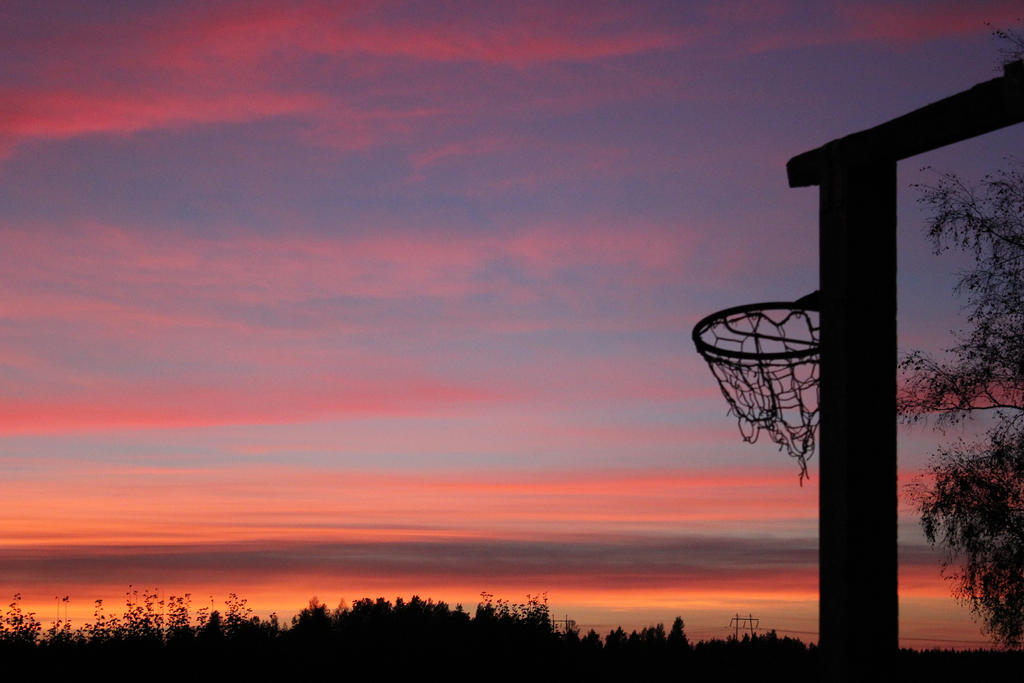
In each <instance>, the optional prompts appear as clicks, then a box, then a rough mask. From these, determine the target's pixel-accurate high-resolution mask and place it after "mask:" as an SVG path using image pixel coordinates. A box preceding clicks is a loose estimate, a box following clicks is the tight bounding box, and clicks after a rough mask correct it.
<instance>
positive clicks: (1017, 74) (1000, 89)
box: [786, 60, 1024, 187]
mask: <svg viewBox="0 0 1024 683" xmlns="http://www.w3.org/2000/svg"><path fill="white" fill-rule="evenodd" d="M1022 121H1024V61H1020V60H1018V61H1016V62H1010V63H1009V64H1006V65H1005V66H1004V67H1003V75H1002V76H1000V77H999V78H993V79H992V80H991V81H986V82H984V83H979V84H978V85H976V86H974V87H973V88H971V89H970V90H965V91H963V92H961V93H957V94H956V95H952V96H950V97H947V98H945V99H943V100H939V101H938V102H933V103H932V104H929V105H927V106H924V107H921V108H920V109H915V110H914V111H912V112H910V113H909V114H904V115H903V116H900V117H897V118H895V119H892V120H891V121H887V122H885V123H883V124H881V125H878V126H875V127H874V128H869V129H867V130H862V131H860V132H858V133H852V134H850V135H847V136H846V137H843V138H839V139H838V140H835V141H833V142H832V143H830V144H832V145H836V146H838V152H839V155H840V156H841V157H842V158H843V159H844V163H845V164H847V165H849V166H860V165H865V164H873V163H876V162H879V161H899V160H900V159H906V158H908V157H912V156H915V155H917V154H922V153H924V152H929V151H931V150H933V149H938V148H940V147H945V146H946V145H951V144H953V143H955V142H960V141H961V140H967V139H969V138H973V137H975V136H978V135H983V134H985V133H990V132H992V131H994V130H999V129H1000V128H1005V127H1006V126H1012V125H1013V124H1015V123H1020V122H1022ZM826 164H827V161H826V159H825V148H824V147H818V148H817V149H812V150H810V151H808V152H804V153H803V154H799V155H797V156H795V157H793V158H792V159H790V160H789V162H788V163H787V164H786V173H787V175H788V176H789V186H790V187H807V186H809V185H820V184H821V181H822V178H824V177H825V174H826Z"/></svg>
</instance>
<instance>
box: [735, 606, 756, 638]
mask: <svg viewBox="0 0 1024 683" xmlns="http://www.w3.org/2000/svg"><path fill="white" fill-rule="evenodd" d="M740 624H746V628H749V629H750V637H751V638H753V637H754V630H755V629H756V628H757V627H758V626H760V625H761V620H760V619H758V618H757V617H755V616H752V615H751V614H749V613H748V614H747V616H745V617H741V616H740V615H739V612H737V613H736V616H734V617H733V618H732V619H730V620H729V626H733V625H735V626H736V636H735V637H736V640H739V639H740Z"/></svg>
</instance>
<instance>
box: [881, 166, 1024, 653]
mask: <svg viewBox="0 0 1024 683" xmlns="http://www.w3.org/2000/svg"><path fill="white" fill-rule="evenodd" d="M920 189H921V190H922V197H921V201H922V202H924V203H925V204H926V205H927V206H929V207H930V209H931V210H932V218H931V220H930V223H929V236H930V237H931V239H932V241H933V243H934V246H935V250H936V252H942V251H945V250H947V249H951V248H957V249H963V250H966V251H968V252H969V253H971V254H972V255H973V256H974V267H973V268H971V269H970V270H967V271H966V272H964V273H962V275H961V277H960V280H959V282H958V284H957V288H956V291H957V292H958V293H959V294H962V295H965V296H966V301H967V306H966V309H967V313H968V315H967V322H968V324H969V326H970V329H969V330H967V331H966V332H961V333H960V334H959V335H958V337H957V341H956V344H955V345H954V346H953V347H952V348H951V349H949V354H950V356H951V357H952V360H949V361H947V360H939V359H936V358H934V357H932V356H930V355H929V354H927V353H924V352H922V351H914V352H912V353H910V354H908V355H907V356H906V357H904V358H903V360H902V361H901V363H900V366H901V369H902V372H903V382H902V389H901V392H900V396H899V401H898V407H899V411H900V414H901V416H902V417H903V418H904V419H905V420H907V421H916V420H919V419H922V418H923V417H925V416H928V415H934V416H937V420H938V421H939V423H940V424H956V423H959V422H961V421H963V420H965V419H967V418H968V417H970V416H972V415H975V414H977V413H979V412H984V413H991V414H992V417H993V419H992V423H991V426H990V428H989V429H988V431H987V432H986V434H985V436H984V438H983V439H980V440H978V441H975V442H966V441H963V440H960V441H958V442H956V443H954V444H952V445H949V446H946V447H943V448H940V449H939V450H938V451H936V452H935V453H934V454H933V455H932V465H931V477H930V479H931V481H921V482H918V484H917V486H916V489H915V491H914V494H915V498H916V502H917V504H918V506H919V509H920V512H921V515H922V526H923V528H924V532H925V535H926V537H927V538H928V540H929V541H930V542H931V543H932V544H933V545H939V546H941V547H942V548H943V549H944V550H945V553H946V557H945V560H944V564H943V567H944V572H945V573H946V575H947V576H950V577H951V578H953V579H954V580H955V589H954V592H955V594H956V596H957V597H958V598H960V599H962V600H964V601H966V602H967V603H968V604H970V606H971V608H972V610H973V611H974V613H975V614H976V615H977V616H979V617H980V618H981V619H982V620H983V622H984V625H985V628H986V630H987V631H988V632H989V633H990V634H991V635H992V636H993V638H994V639H995V640H996V641H998V642H1000V643H1002V644H1004V645H1008V646H1019V645H1020V644H1021V640H1022V637H1024V504H1022V503H1024V500H1022V498H1024V174H1022V173H1021V168H1020V166H1019V165H1016V164H1014V165H1012V166H1011V167H1010V168H1009V170H1005V171H1002V172H999V173H997V174H995V175H990V176H986V177H985V178H984V179H983V181H982V183H981V184H980V186H979V187H971V186H969V185H968V184H966V183H964V182H963V181H962V180H961V179H960V178H958V177H957V176H956V175H953V174H945V175H943V176H941V177H940V180H939V182H938V183H937V184H936V185H934V186H921V188H920Z"/></svg>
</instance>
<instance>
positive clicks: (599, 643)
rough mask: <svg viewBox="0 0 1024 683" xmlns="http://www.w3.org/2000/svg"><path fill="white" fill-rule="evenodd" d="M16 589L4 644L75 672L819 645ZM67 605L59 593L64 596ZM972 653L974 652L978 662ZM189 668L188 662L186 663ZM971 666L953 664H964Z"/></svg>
mask: <svg viewBox="0 0 1024 683" xmlns="http://www.w3.org/2000/svg"><path fill="white" fill-rule="evenodd" d="M20 602H21V598H20V596H18V595H16V596H14V599H13V601H12V602H11V603H10V605H9V606H8V608H7V610H6V612H5V613H4V614H3V617H2V620H0V657H2V658H3V661H6V662H12V661H15V660H24V661H26V662H27V663H34V664H36V665H38V666H42V667H50V668H51V670H64V671H66V672H69V673H70V672H72V671H80V670H87V669H93V670H102V669H103V668H104V667H110V666H117V667H122V668H124V670H125V671H129V670H133V669H137V670H156V669H155V668H159V667H179V668H181V667H184V668H185V669H188V670H190V671H192V672H204V673H208V674H211V675H212V674H217V675H233V676H237V675H243V674H244V675H259V676H260V677H261V678H265V677H266V676H268V675H272V674H280V675H289V676H297V675H301V676H309V675H322V674H337V673H338V672H339V671H340V670H343V671H344V672H345V673H346V674H348V675H353V674H357V673H358V674H367V675H377V676H380V675H384V674H385V673H390V674H395V675H397V674H403V675H408V674H410V673H416V672H424V671H427V670H433V671H436V672H438V673H444V672H447V673H448V674H449V675H450V676H454V677H456V678H463V677H484V678H498V679H507V678H522V677H525V676H530V677H533V676H540V675H545V674H546V673H547V674H551V675H572V676H573V677H577V676H587V677H589V678H591V679H595V680H613V679H614V680H623V679H625V680H630V679H633V678H636V677H637V676H640V675H671V676H672V677H674V678H675V679H677V680H692V681H719V680H721V681H725V680H732V681H734V680H737V678H739V677H751V678H754V679H756V680H759V681H766V680H767V681H772V680H786V681H815V680H817V669H818V667H817V655H818V652H817V648H816V647H815V646H814V645H813V644H812V645H806V644H804V643H803V642H801V641H800V640H798V639H795V638H789V637H780V636H778V635H777V634H776V633H775V632H774V631H770V632H768V633H766V634H762V635H754V636H750V635H745V636H743V638H741V639H735V638H730V639H726V640H721V639H713V640H709V641H700V642H697V643H691V642H690V641H689V639H688V638H687V636H686V632H685V625H684V622H683V619H682V618H681V617H676V619H675V621H674V623H673V624H672V626H671V627H670V628H669V629H668V630H666V629H665V627H664V625H662V624H657V625H654V626H650V627H646V628H643V629H640V630H638V631H637V630H634V631H632V632H630V633H626V631H625V630H623V629H622V628H621V627H619V628H616V629H613V630H611V631H610V632H609V633H607V634H606V635H605V636H604V637H602V636H601V635H600V634H598V633H597V632H596V631H594V630H589V631H588V632H587V633H585V634H582V633H580V631H579V630H577V629H575V628H573V627H572V626H571V624H566V625H565V627H563V628H556V625H555V623H554V621H553V620H552V618H551V614H550V610H549V608H548V604H547V599H546V597H545V596H543V595H528V596H527V599H526V601H525V602H523V603H514V602H510V601H507V600H504V599H501V598H495V597H494V596H493V595H491V594H489V593H482V594H481V600H480V602H479V603H478V604H477V605H476V608H475V610H474V613H473V614H472V615H470V614H469V612H467V611H465V610H464V609H463V607H462V605H456V606H455V607H454V608H451V607H449V606H448V604H446V603H444V602H434V601H433V600H430V599H427V600H423V599H421V598H419V597H418V596H413V597H412V598H411V599H409V600H408V601H406V600H404V599H402V598H397V599H396V600H395V602H394V603H392V602H391V601H389V600H385V599H384V598H376V599H371V598H364V599H362V600H358V601H356V602H355V603H353V604H352V605H344V604H341V605H339V606H338V607H337V608H335V609H330V608H328V607H327V606H326V605H324V604H323V603H321V602H319V601H318V600H317V599H316V598H313V599H312V600H310V602H309V604H308V605H307V606H306V607H305V608H304V609H302V610H301V611H300V612H299V613H298V614H297V615H295V616H294V617H293V618H292V619H291V620H290V623H288V624H282V623H281V622H280V620H279V619H278V617H277V615H276V614H271V615H270V616H269V617H268V618H260V617H258V616H255V615H254V614H253V611H252V609H251V608H249V607H248V605H247V601H246V600H245V598H242V597H239V596H238V595H236V594H235V593H230V594H229V595H228V597H227V599H226V600H225V601H224V609H223V610H216V609H213V608H212V606H205V605H204V606H202V607H199V608H194V607H193V605H192V598H191V595H190V594H185V595H181V596H176V595H171V596H168V597H167V598H161V597H160V596H159V595H158V594H157V593H156V592H153V591H141V592H140V591H138V590H135V589H132V588H130V589H129V590H128V592H127V593H126V596H125V608H124V610H123V611H122V612H120V613H119V614H118V613H109V614H108V613H107V612H106V611H105V607H104V605H103V603H102V601H100V600H97V601H96V602H95V610H94V613H93V617H92V619H91V620H89V621H88V622H86V623H85V624H84V625H83V626H80V627H77V628H72V625H71V623H70V622H69V621H68V620H67V619H66V618H65V619H60V618H59V612H58V618H57V619H55V620H54V621H53V622H52V624H51V626H50V627H49V628H46V629H44V627H43V624H42V623H41V621H40V620H39V619H38V618H37V616H36V615H35V614H34V613H30V612H26V611H24V610H23V609H22V608H21V605H20ZM57 605H58V609H59V607H60V602H59V599H58V603H57ZM1019 654H1020V653H1005V652H1004V653H1000V652H989V651H981V652H977V653H973V655H974V657H975V659H973V660H971V653H967V654H965V653H938V652H936V653H932V654H931V655H929V653H917V652H909V651H908V652H905V653H903V654H902V655H901V659H900V661H901V668H905V669H907V671H908V672H912V673H913V674H914V675H919V674H921V673H923V672H924V671H926V670H928V671H932V673H931V674H930V675H929V677H928V680H930V681H935V680H955V678H956V676H958V675H964V674H965V673H968V672H973V673H977V671H978V670H979V669H978V667H979V666H981V667H982V668H983V669H984V668H988V667H989V666H994V665H995V664H997V663H998V664H999V666H1003V665H1004V664H1010V662H1002V661H997V658H998V657H1000V656H1005V657H1007V658H1013V657H1016V658H1015V659H1013V662H1012V664H1013V665H1014V666H1018V667H1019V666H1020V664H1021V659H1020V657H1019ZM969 660H970V661H969ZM185 669H182V670H183V671H184V670H185ZM958 671H959V672H961V673H959V674H958V673H955V672H958Z"/></svg>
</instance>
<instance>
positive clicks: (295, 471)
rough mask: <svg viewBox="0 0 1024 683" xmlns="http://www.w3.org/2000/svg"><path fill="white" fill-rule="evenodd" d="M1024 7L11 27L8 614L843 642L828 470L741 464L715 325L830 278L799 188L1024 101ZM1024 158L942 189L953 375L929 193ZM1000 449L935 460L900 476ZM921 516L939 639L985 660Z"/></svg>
mask: <svg viewBox="0 0 1024 683" xmlns="http://www.w3.org/2000/svg"><path fill="white" fill-rule="evenodd" d="M1020 14H1021V8H1020V4H1019V2H1010V1H1007V2H975V3H962V2H959V1H955V0H942V1H938V2H900V3H892V2H885V1H882V0H877V1H872V2H856V3H854V2H848V3H842V2H806V3H802V2H785V1H769V2H759V3H742V2H585V3H584V2H569V3H558V2H551V1H550V0H546V1H544V2H515V3H512V2H509V3H490V2H480V3H469V2H437V3H407V2H341V3H314V2H303V3H299V2H293V3H284V2H281V3H268V2H151V3H124V2H100V1H94V2H84V3H83V2H76V3H55V2H47V3H38V2H31V1H26V2H5V3H3V5H2V6H0V598H2V603H3V604H6V602H8V601H9V600H8V598H9V597H10V596H11V595H12V594H13V593H15V592H21V593H22V595H23V596H24V599H25V603H26V604H27V605H29V606H30V607H31V608H33V609H36V610H37V611H39V612H40V616H42V617H43V618H44V619H46V620H49V619H51V618H52V616H53V611H54V607H53V606H54V596H55V595H58V594H59V595H65V594H67V595H70V597H71V613H72V616H74V617H75V618H77V619H79V620H80V619H82V618H84V617H85V616H87V615H90V614H91V612H92V601H93V600H94V599H96V598H104V599H105V600H106V601H108V606H109V607H111V608H114V609H116V607H117V604H118V600H119V596H121V595H122V594H123V592H124V591H125V590H126V589H127V587H128V585H129V584H132V585H134V586H136V587H140V588H153V589H158V590H159V591H161V593H162V594H168V593H182V592H191V593H192V595H193V600H194V601H196V602H199V603H202V602H203V601H206V600H208V596H210V595H213V596H214V599H215V600H217V601H220V600H222V599H223V597H224V596H225V595H226V593H227V592H228V591H235V592H238V593H240V594H242V595H244V596H246V597H248V599H249V601H250V604H251V605H252V606H253V607H255V608H256V609H257V611H258V612H259V613H260V614H266V613H268V612H270V611H271V610H276V611H277V612H279V613H281V614H282V615H290V614H292V613H294V612H295V611H296V610H297V609H299V608H301V607H302V606H303V604H305V602H306V601H307V600H308V599H309V598H310V597H311V596H313V595H317V596H318V597H319V598H320V599H321V600H322V601H323V602H326V603H327V604H329V605H332V606H333V605H335V604H337V603H338V601H339V600H341V599H344V600H346V601H348V602H352V601H353V600H356V599H359V598H361V597H364V596H370V597H376V596H378V595H382V596H385V597H388V598H391V599H393V598H394V597H395V596H398V595H402V596H405V597H409V596H411V595H413V594H419V595H421V596H424V597H427V596H429V597H432V598H434V599H438V600H445V601H448V602H450V603H456V602H462V603H463V604H465V605H466V606H467V608H470V609H472V607H473V606H474V605H475V603H476V601H477V599H478V596H479V594H480V592H481V591H488V592H490V593H494V594H496V595H498V596H501V597H505V598H508V599H512V600H523V599H524V598H525V595H526V594H527V593H531V594H535V593H541V592H547V594H548V598H549V600H550V605H551V606H552V608H553V610H554V611H555V612H556V613H557V614H558V616H559V617H561V616H563V615H565V614H567V615H568V616H569V617H570V618H575V619H576V620H577V621H578V622H579V623H580V624H581V625H582V626H583V627H584V628H589V627H591V626H593V627H594V628H597V629H598V630H599V631H601V632H602V633H606V632H607V631H608V630H609V629H610V628H612V627H613V626H615V625H618V624H622V625H623V626H624V627H627V628H632V627H637V626H643V625H646V624H649V623H656V622H659V621H661V622H665V623H670V622H671V620H672V618H673V617H674V616H675V615H677V614H679V615H682V616H683V617H684V619H685V620H686V623H687V627H688V631H689V632H690V635H691V637H692V638H707V637H711V636H725V635H726V634H727V633H728V632H729V630H728V628H727V627H728V623H729V617H730V616H731V615H733V614H734V613H736V612H742V613H752V614H754V616H758V617H760V619H761V626H762V627H765V628H776V629H777V630H779V631H780V632H786V633H790V634H792V635H798V636H799V637H801V638H803V639H804V640H815V639H816V637H817V636H816V631H817V590H818V582H817V498H818V493H817V462H816V459H813V460H812V461H811V480H810V481H809V482H808V483H805V485H804V486H803V487H801V486H800V485H799V482H798V476H797V475H798V469H797V466H796V464H795V463H794V462H793V461H792V460H791V459H790V458H788V457H787V456H786V455H785V454H784V453H780V452H778V450H777V448H776V447H774V446H772V445H771V444H770V443H768V442H767V440H765V442H763V443H758V444H755V445H746V444H744V443H742V441H741V440H740V437H739V433H738V430H737V427H736V423H735V421H734V419H733V418H731V417H729V416H728V415H727V414H726V409H727V406H726V404H725V402H724V400H723V399H722V396H721V394H720V392H719V389H718V387H717V385H716V384H715V382H714V379H713V378H712V376H711V373H710V372H709V371H708V369H707V367H706V366H705V365H704V364H703V361H702V360H701V359H700V357H699V356H698V355H697V354H696V353H695V352H694V350H693V347H692V343H691V341H690V330H691V328H692V326H693V324H694V323H695V322H696V321H697V320H698V319H700V318H701V317H702V316H704V315H705V314H707V313H710V312H712V311H714V310H717V309H720V308H724V307H726V306H732V305H737V304H742V303H750V302H754V301H763V300H778V299H795V298H798V297H800V296H802V295H804V294H807V293H808V292H810V291H812V290H814V289H816V287H817V278H818V274H817V210H818V195H817V190H816V188H804V189H789V188H788V187H787V183H786V173H785V163H786V161H787V160H788V159H789V158H790V157H792V156H794V155H796V154H798V153H800V152H803V151H805V150H808V149H811V148H813V147H817V146H819V145H820V144H822V143H825V142H827V141H829V140H831V139H833V138H836V137H840V136H842V135H845V134H847V133H851V132H854V131H856V130H860V129H862V128H866V127H870V126H872V125H875V124H877V123H880V122H882V121H885V120H887V119H890V118H892V117H894V116H897V115H899V114H902V113H905V112H906V111H909V110H910V109H913V108H916V107H918V106H921V105H924V104H927V103H929V102H931V101H934V100H936V99H940V98H942V97H944V96H946V95H949V94H953V93H955V92H959V91H961V90H964V89H966V88H968V87H970V86H971V85H973V84H975V83H977V82H980V81H984V80H988V79H990V78H993V77H995V76H997V75H999V74H1000V73H1001V70H1000V69H999V68H998V63H999V61H1000V57H999V49H1000V45H999V43H998V42H997V41H995V40H994V39H993V38H992V37H991V30H992V27H996V28H999V27H1014V26H1019V24H1018V23H1016V20H1017V17H1018V16H1020ZM988 24H991V26H989V25H988ZM1022 143H1024V129H1021V127H1018V128H1016V129H1009V130H1004V131H1000V132H997V133H993V134H990V135H988V136H985V137H984V138H979V139H977V140H973V141H968V142H965V143H961V144H958V145H955V146H953V147H950V148H947V149H943V150H940V151H937V152H934V153H931V154H928V155H925V156H922V157H919V158H915V159H911V160H908V161H904V162H901V164H900V167H899V168H900V176H899V181H900V232H899V240H900V253H899V259H900V261H899V263H900V300H899V305H900V313H899V315H900V317H899V326H900V346H901V348H902V349H904V350H905V349H909V348H914V347H923V348H927V349H932V350H941V349H943V348H945V347H947V346H949V345H950V342H951V338H950V336H949V331H950V330H951V329H955V328H957V327H958V326H960V325H962V324H963V323H962V319H961V317H960V313H959V311H960V307H961V306H962V304H963V301H961V300H957V299H956V298H954V297H953V295H952V286H953V284H954V282H955V278H956V272H957V269H958V268H961V267H963V265H964V264H965V263H966V261H964V260H963V259H962V258H960V257H957V256H956V255H944V256H941V257H939V256H935V255H933V254H932V253H931V250H930V245H929V244H928V242H927V241H926V239H925V237H924V235H923V234H922V226H923V225H924V220H925V218H926V214H925V213H923V209H922V207H921V206H919V205H918V203H917V202H916V201H915V199H916V197H918V196H919V193H918V192H917V191H916V190H915V189H913V188H912V187H910V185H911V184H912V183H915V182H925V183H927V182H932V181H934V179H935V177H936V176H935V171H927V170H922V167H924V166H927V165H930V166H932V167H934V169H935V170H936V171H956V172H958V173H962V174H963V175H964V176H965V177H967V178H970V179H975V180H977V179H978V178H980V177H981V176H982V175H983V174H984V173H986V172H989V171H993V170H995V169H998V168H1000V167H1002V166H1005V165H1006V163H1007V162H1006V158H1007V156H1008V155H1012V154H1014V153H1016V152H1018V151H1019V150H1020V149H1021V147H1022ZM865 276H866V277H867V276H869V271H868V270H867V269H866V270H865ZM958 436H965V438H969V437H970V429H969V430H968V433H967V434H966V435H960V434H955V433H954V434H947V435H946V436H945V437H943V436H942V435H937V434H935V433H933V432H932V431H930V430H929V429H927V428H922V427H915V428H913V429H911V428H901V438H900V449H901V450H900V462H899V466H900V477H901V483H906V482H909V481H911V480H912V479H913V477H914V475H915V474H916V473H918V472H920V471H921V470H922V468H923V467H924V466H925V465H926V463H927V454H928V452H929V450H930V449H931V448H932V447H934V445H935V444H937V443H940V442H941V439H942V438H956V437H958ZM864 457H865V459H868V460H869V459H870V457H871V455H870V454H865V456H864ZM900 520H901V527H900V534H901V535H900V594H901V597H900V610H901V616H900V624H901V638H902V643H903V644H904V645H906V646H911V647H921V646H924V645H928V644H944V645H971V644H984V643H986V642H987V641H986V639H985V637H984V636H983V635H982V634H981V633H980V632H979V628H978V625H977V624H976V623H974V622H973V621H972V619H971V616H970V613H969V611H968V610H967V609H966V608H965V607H964V606H962V605H959V604H957V603H956V602H954V601H953V600H952V599H951V598H950V592H949V588H950V586H949V583H948V582H946V581H943V579H942V578H941V577H940V574H939V571H940V561H941V555H940V554H938V553H937V552H935V551H932V550H931V549H929V548H928V546H927V544H926V543H925V542H924V539H923V537H922V535H921V533H920V531H919V528H918V526H917V521H916V519H915V517H914V515H913V511H912V509H911V508H910V507H909V505H907V504H906V503H904V504H903V509H902V513H901V517H900ZM79 623H81V622H80V621H79Z"/></svg>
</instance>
